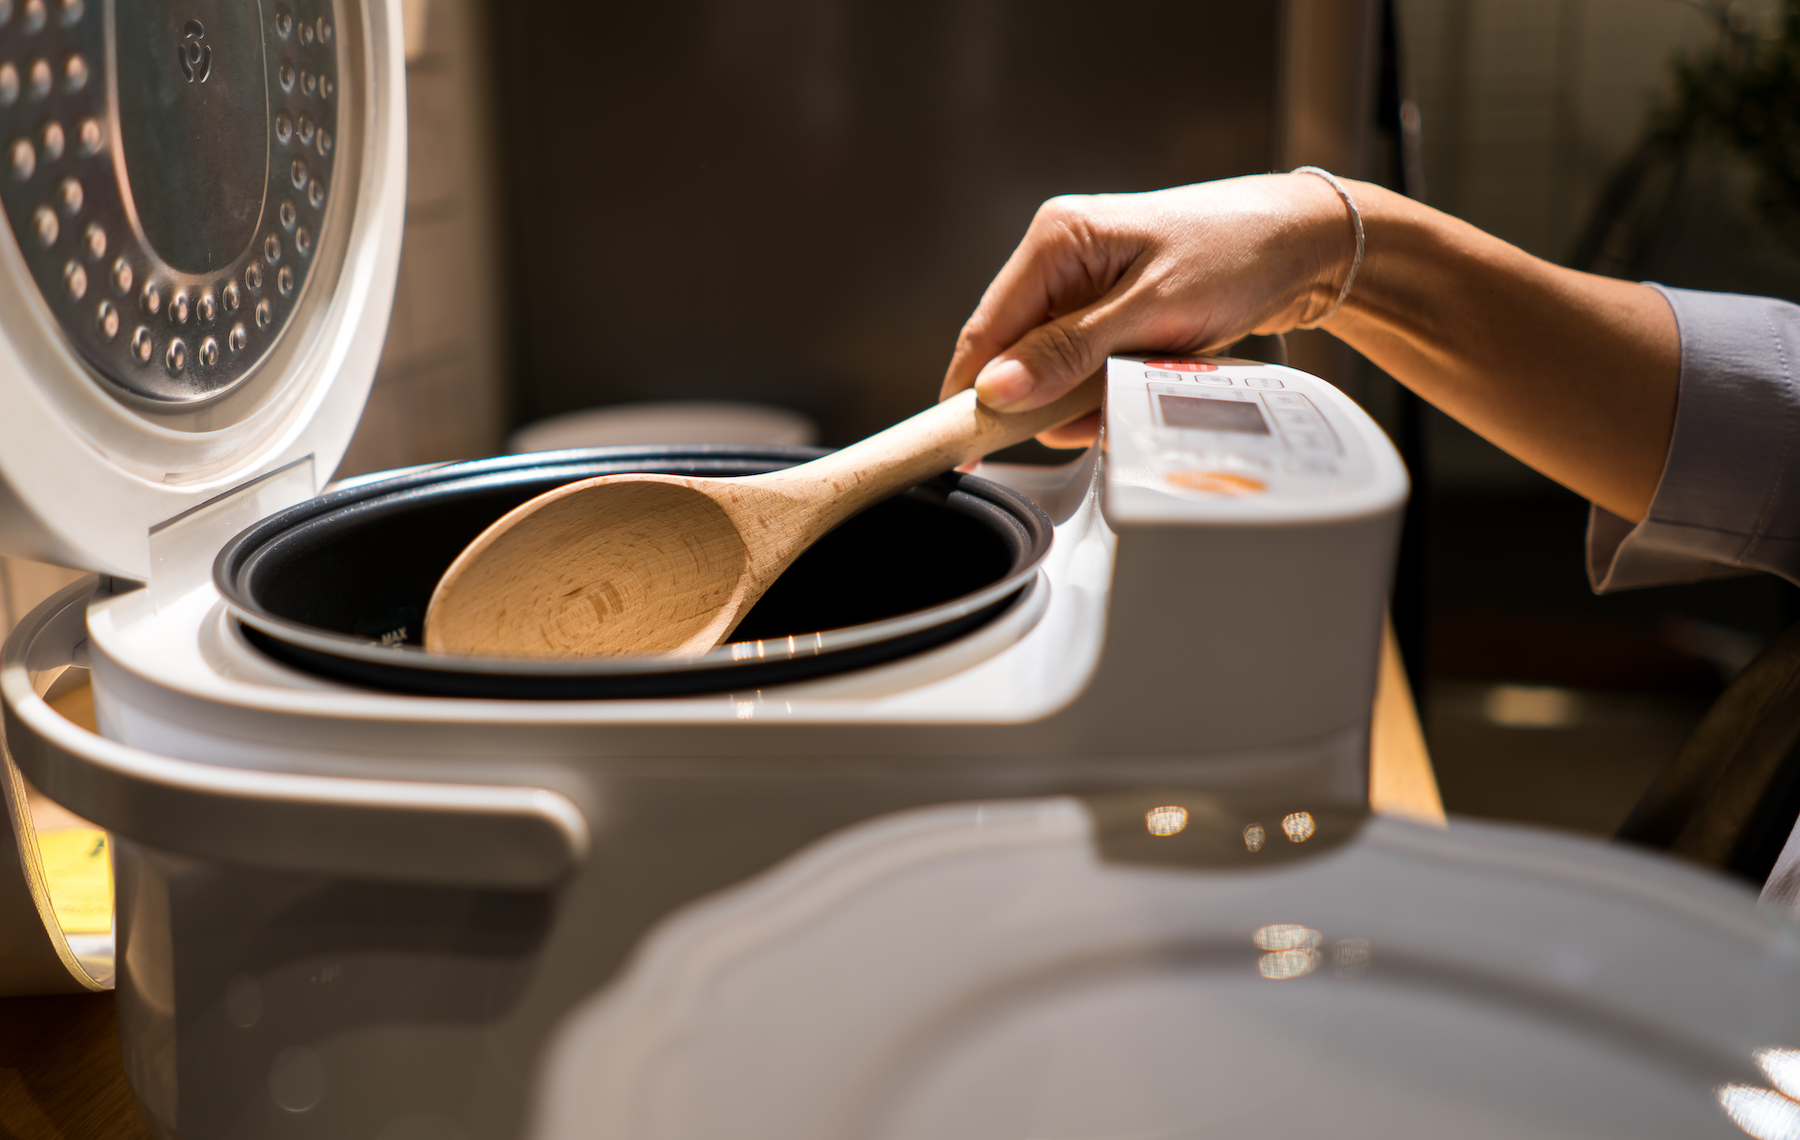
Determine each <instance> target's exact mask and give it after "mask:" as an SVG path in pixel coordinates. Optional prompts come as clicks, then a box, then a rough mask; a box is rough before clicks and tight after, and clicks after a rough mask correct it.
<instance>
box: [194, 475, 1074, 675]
mask: <svg viewBox="0 0 1800 1140" xmlns="http://www.w3.org/2000/svg"><path fill="white" fill-rule="evenodd" d="M820 454H823V453H822V452H820V451H818V450H816V449H813V448H803V447H721V446H696V447H656V448H620V447H609V448H591V449H583V450H578V451H557V452H547V453H542V454H536V455H512V456H502V457H499V458H496V459H483V460H477V461H474V462H469V463H453V464H446V465H444V466H441V467H434V468H430V469H428V470H423V471H414V472H402V473H399V474H396V475H394V476H392V477H389V478H382V479H377V480H374V481H370V482H358V483H357V484H355V485H353V486H348V487H345V488H342V489H340V490H336V491H332V492H330V493H328V494H325V495H322V496H320V497H319V498H317V499H313V500H311V501H309V502H306V503H302V504H300V505H299V506H296V507H293V508H291V509H289V510H286V511H283V512H281V513H279V514H276V515H272V516H270V517H269V518H267V519H264V520H263V521H262V522H260V523H258V524H257V525H255V526H253V527H251V528H250V529H249V530H247V531H245V532H243V533H242V534H240V535H238V536H237V537H236V538H234V539H232V540H231V541H230V542H229V543H227V544H226V545H225V548H224V549H223V550H221V551H220V552H219V557H218V560H217V561H216V562H215V563H214V567H213V576H214V580H215V582H216V583H217V585H218V588H219V591H220V593H221V594H222V595H223V596H224V598H225V600H226V603H227V604H228V605H229V606H230V607H231V609H232V610H233V611H234V613H235V614H236V616H237V617H238V619H239V621H240V622H241V623H242V624H243V626H244V631H245V634H246V636H247V637H248V638H249V640H250V641H251V643H252V644H254V645H256V646H257V647H258V648H260V649H261V650H262V651H263V652H265V653H267V654H269V655H270V656H272V657H275V658H277V659H279V660H281V661H284V662H286V663H288V664H290V665H294V666H297V667H299V668H301V669H305V670H307V671H309V672H313V673H317V674H320V675H323V676H327V677H332V678H336V679H339V680H343V681H349V682H352V683H355V684H358V685H367V686H373V687H376V688H383V689H391V690H397V691H402V692H411V693H425V694H432V695H441V696H463V697H469V696H473V697H512V698H525V699H557V698H561V699H587V698H600V697H614V698H618V697H656V696H681V695H688V694H695V693H707V692H723V691H732V690H740V691H741V690H750V689H756V688H761V687H764V686H767V685H775V684H781V683H783V682H790V681H798V680H802V679H805V678H808V677H816V676H820V675H823V674H826V673H835V672H840V671H843V670H846V669H855V668H861V667H863V666H867V665H872V664H876V663H878V662H882V661H890V660H893V659H895V658H898V657H902V656H905V655H907V654H910V653H917V652H919V651H920V650H923V649H927V648H930V647H931V646H934V645H940V644H942V643H944V642H946V641H949V640H951V639H952V638H955V637H958V636H961V635H962V634H964V633H967V632H968V631H970V630H972V629H975V628H977V627H978V626H981V625H983V624H985V623H986V622H988V621H990V620H992V619H993V618H994V617H995V616H997V615H998V614H999V613H1001V612H1002V611H1004V610H1005V609H1006V608H1007V607H1008V606H1010V605H1012V604H1013V603H1014V602H1015V601H1016V600H1017V599H1018V598H1019V597H1020V595H1021V592H1022V591H1023V590H1025V589H1026V588H1027V587H1028V586H1030V584H1031V582H1032V580H1033V578H1034V576H1035V574H1036V567H1037V564H1038V562H1039V561H1041V560H1042V558H1043V556H1044V554H1045V553H1046V552H1048V550H1049V548H1050V538H1051V523H1050V520H1049V518H1048V517H1047V516H1046V515H1045V514H1044V512H1043V511H1042V510H1040V509H1039V508H1038V506H1037V505H1036V504H1035V503H1033V502H1032V501H1031V500H1030V499H1027V498H1026V497H1025V496H1023V495H1020V494H1018V493H1017V492H1015V491H1012V490H1010V489H1008V488H1006V487H1002V486H1000V485H999V484H997V483H993V482H990V481H988V480H985V479H975V478H971V477H969V476H964V475H955V474H949V475H943V476H940V477H938V478H936V479H933V480H930V481H929V482H926V483H924V484H921V485H920V486H918V487H914V488H912V489H911V490H909V491H907V492H905V493H903V494H900V495H896V496H894V497H893V498H891V499H887V500H885V501H883V502H880V503H877V504H875V505H874V506H872V507H870V508H868V509H867V510H865V511H863V512H862V513H861V514H859V515H857V516H855V517H854V518H852V519H850V520H849V521H847V522H845V523H844V524H843V525H841V526H839V527H838V528H837V529H836V530H834V531H832V532H831V533H830V534H828V535H826V536H825V537H824V538H823V539H821V540H820V541H819V542H818V543H817V544H816V545H815V546H813V548H812V549H811V550H809V551H807V552H806V553H805V554H804V555H802V556H801V557H800V559H799V560H798V561H796V562H795V563H794V565H793V566H792V567H791V568H790V569H789V570H788V571H787V573H786V574H784V575H782V577H781V578H780V579H779V580H778V581H777V582H776V583H775V585H774V586H773V587H771V588H770V590H769V591H768V593H767V594H765V595H764V596H763V598H762V600H761V601H760V602H758V603H757V605H756V608H755V609H753V610H752V611H751V612H750V614H749V615H748V616H747V617H746V618H745V619H744V621H743V623H742V624H741V625H739V626H738V629H737V631H736V632H735V633H734V634H733V635H732V641H731V643H729V644H727V645H724V646H721V647H719V648H718V649H715V650H713V651H712V652H710V653H707V654H704V655H702V656H699V657H691V658H670V657H634V658H623V657H590V658H492V657H464V656H455V655H450V654H435V653H426V652H425V651H424V649H423V648H421V645H420V631H421V626H422V618H423V616H424V613H425V605H426V602H427V601H428V600H429V599H430V597H431V591H432V589H433V588H434V587H435V586H436V585H437V580H438V578H439V577H440V576H442V574H443V572H444V570H445V569H446V568H447V567H448V566H449V565H450V562H451V561H452V560H453V559H454V558H455V557H456V555H457V554H458V553H459V552H461V550H462V549H463V547H465V546H467V545H468V544H469V542H471V541H472V540H473V539H474V538H475V536H476V535H478V534H480V533H481V532H482V531H483V530H484V529H486V528H487V526H488V525H489V524H490V523H492V522H494V520H496V519H498V518H499V517H500V516H501V515H503V514H505V513H506V512H507V511H510V510H512V509H513V508H514V507H516V506H518V505H519V504H521V503H523V502H525V501H526V500H527V499H530V498H533V497H534V496H536V495H539V494H542V493H543V492H545V491H548V490H551V489H552V488H555V487H559V486H561V485H563V484H565V483H570V482H573V481H575V480H578V479H590V478H593V477H595V476H597V475H616V474H624V473H627V472H656V473H662V474H674V475H707V476H727V475H751V474H756V473H758V472H762V471H772V470H775V469H777V468H781V467H788V466H792V465H793V464H795V463H800V462H804V461H805V460H807V459H812V458H814V457H816V456H818V455H820Z"/></svg>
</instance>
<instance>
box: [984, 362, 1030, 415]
mask: <svg viewBox="0 0 1800 1140" xmlns="http://www.w3.org/2000/svg"><path fill="white" fill-rule="evenodd" d="M1030 394H1031V377H1030V376H1028V375H1026V373H1025V366H1024V365H1023V364H1020V363H1019V362H1018V361H1016V360H993V361H989V362H988V365H987V367H985V368H983V369H982V370H981V374H980V375H979V376H977V377H975V395H976V396H978V397H979V398H980V399H981V402H982V403H984V404H986V405H987V406H988V407H990V408H993V409H994V410H996V411H1004V410H1005V409H1006V408H1007V407H1008V406H1009V405H1012V404H1016V403H1018V402H1019V401H1020V400H1023V399H1024V398H1025V397H1026V396H1029V395H1030Z"/></svg>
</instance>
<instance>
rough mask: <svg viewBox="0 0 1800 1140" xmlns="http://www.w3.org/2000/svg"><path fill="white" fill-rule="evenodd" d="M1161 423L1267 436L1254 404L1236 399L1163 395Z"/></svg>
mask: <svg viewBox="0 0 1800 1140" xmlns="http://www.w3.org/2000/svg"><path fill="white" fill-rule="evenodd" d="M1156 398H1157V400H1158V401H1160V402H1161V404H1162V418H1163V423H1164V424H1166V425H1168V426H1169V427H1172V428H1193V429H1195V430H1196V431H1241V432H1248V433H1251V434H1254V435H1268V434H1269V425H1268V422H1267V421H1265V420H1264V419H1263V415H1262V412H1261V411H1260V410H1258V409H1257V406H1256V405H1255V404H1250V403H1239V402H1238V401H1236V400H1208V399H1204V398H1202V397H1199V396H1163V395H1158V396H1157V397H1156Z"/></svg>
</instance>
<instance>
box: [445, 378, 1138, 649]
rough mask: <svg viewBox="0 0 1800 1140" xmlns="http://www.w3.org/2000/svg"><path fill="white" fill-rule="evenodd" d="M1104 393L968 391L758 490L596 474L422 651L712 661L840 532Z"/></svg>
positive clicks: (503, 528)
mask: <svg viewBox="0 0 1800 1140" xmlns="http://www.w3.org/2000/svg"><path fill="white" fill-rule="evenodd" d="M1103 383H1104V381H1103V379H1102V378H1101V377H1099V376H1094V377H1091V378H1089V379H1088V380H1087V382H1086V383H1084V384H1082V385H1081V386H1080V387H1078V388H1076V389H1074V390H1073V391H1071V392H1069V393H1068V394H1067V395H1065V396H1063V397H1062V398H1061V399H1059V400H1057V401H1055V402H1054V403H1051V404H1048V405H1046V406H1044V407H1042V408H1038V409H1036V410H1034V411H1029V412H1019V413H1016V414H1003V413H999V412H994V411H991V410H989V409H987V408H985V407H983V406H982V405H981V404H980V403H978V402H977V401H976V399H975V393H974V391H973V390H970V391H964V392H961V393H959V394H957V395H955V396H952V397H951V398H950V399H948V400H945V401H944V402H943V403H941V404H938V405H937V406H936V407H934V408H931V409H929V410H927V411H923V412H920V413H919V414H918V415H916V416H914V417H912V418H911V419H909V420H904V421H902V422H900V423H898V424H895V425H894V426H893V427H891V428H888V429H887V430H886V431H883V432H881V433H879V434H877V435H873V436H870V437H869V438H868V439H865V440H863V441H862V442H860V443H856V444H852V445H851V446H849V447H846V448H844V449H843V450H841V451H835V452H833V453H831V454H830V455H826V456H822V457H820V458H818V459H815V460H813V461H812V462H810V463H802V464H800V465H799V466H797V467H789V468H787V469H785V470H782V471H770V472H768V473H766V474H763V475H747V476H743V477H740V478H735V479H697V478H689V477H687V476H682V475H603V476H601V477H600V478H598V479H584V480H582V481H581V482H578V483H570V484H569V485H567V486H565V487H558V488H557V489H556V490H554V491H547V492H545V493H544V494H542V495H539V496H538V497H537V498H535V499H532V500H531V501H530V502H528V503H525V504H523V505H521V506H519V507H517V508H515V509H514V510H513V511H511V512H510V513H508V514H507V515H506V516H505V517H503V518H502V519H500V521H499V522H496V523H495V524H494V525H492V526H490V527H488V528H487V529H486V530H485V531H483V532H482V533H481V535H480V537H478V538H476V540H475V541H474V542H472V543H470V544H469V546H468V548H467V549H465V550H464V551H463V552H462V553H461V554H460V555H458V556H457V559H456V561H455V562H453V563H451V564H450V569H449V570H447V571H445V573H444V576H443V578H442V579H441V580H439V582H438V584H437V589H436V590H435V591H433V593H432V595H431V605H430V607H429V608H428V609H427V610H426V613H425V648H426V649H428V650H433V651H436V652H440V653H479V654H490V655H496V656H507V657H574V656H610V655H616V654H628V653H662V654H677V655H683V656H688V655H694V654H699V653H704V652H706V651H707V650H709V649H711V648H713V647H714V646H716V645H718V644H719V643H720V642H722V641H724V640H725V639H726V638H727V637H729V636H730V634H731V631H732V630H734V629H736V628H737V624H738V622H739V621H741V620H742V619H743V617H744V615H745V614H747V613H749V612H750V607H751V606H754V605H755V604H756V602H757V599H759V598H761V597H762V596H763V593H764V591H766V590H767V589H768V588H769V586H770V585H771V584H773V583H774V581H775V579H776V578H778V577H780V575H781V573H782V571H784V570H786V569H787V568H788V566H789V565H791V564H792V563H793V561H794V559H796V558H798V557H799V556H800V554H801V553H802V552H803V551H805V550H806V548H807V547H809V546H811V545H812V544H813V543H814V542H816V541H818V539H819V538H820V537H822V536H823V535H824V534H825V533H826V532H827V531H829V530H831V528H832V527H835V526H837V525H838V524H839V523H841V522H843V521H844V520H845V519H847V518H849V517H850V516H851V515H854V514H855V513H857V512H858V511H860V510H862V509H863V508H864V507H867V506H870V505H871V504H873V503H876V502H878V501H880V500H882V499H885V498H887V497H888V496H890V495H894V494H897V493H899V492H900V491H904V490H905V489H906V488H908V487H911V486H914V485H916V484H918V483H921V482H923V481H925V480H926V479H929V478H931V477H932V476H933V475H937V474H940V473H942V472H944V471H948V470H950V469H951V468H953V467H956V466H958V465H959V464H962V463H966V462H968V461H970V460H973V459H979V458H980V457H981V456H983V455H986V454H988V453H989V452H992V451H998V450H999V449H1000V448H1002V447H1007V446H1010V445H1012V444H1015V443H1019V442H1022V441H1024V440H1027V439H1030V438H1031V437H1032V436H1034V435H1036V434H1037V433H1038V432H1041V431H1047V430H1048V429H1050V428H1053V427H1056V426H1057V425H1059V424H1063V423H1067V422H1068V421H1069V420H1072V419H1075V418H1076V417H1078V416H1081V415H1084V414H1086V413H1088V412H1091V411H1093V410H1094V409H1095V408H1097V407H1099V406H1100V393H1101V390H1102V385H1103ZM952 556H953V555H952V554H951V553H950V552H946V553H945V557H952Z"/></svg>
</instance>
